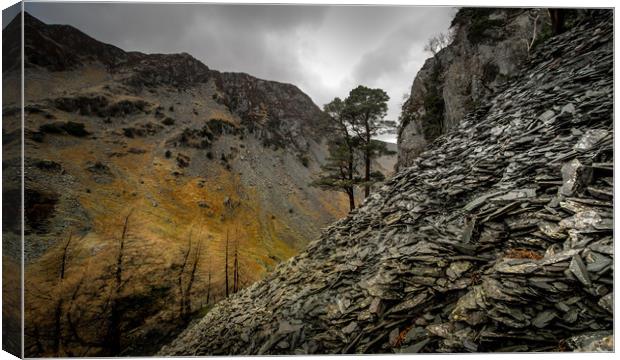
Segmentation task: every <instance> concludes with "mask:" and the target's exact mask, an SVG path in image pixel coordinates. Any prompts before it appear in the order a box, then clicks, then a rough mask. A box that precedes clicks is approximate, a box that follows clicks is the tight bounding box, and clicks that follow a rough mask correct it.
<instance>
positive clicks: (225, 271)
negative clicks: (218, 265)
mask: <svg viewBox="0 0 620 360" xmlns="http://www.w3.org/2000/svg"><path fill="white" fill-rule="evenodd" d="M224 276H225V277H226V279H225V281H224V283H225V286H226V297H228V230H226V250H225V254H224Z"/></svg>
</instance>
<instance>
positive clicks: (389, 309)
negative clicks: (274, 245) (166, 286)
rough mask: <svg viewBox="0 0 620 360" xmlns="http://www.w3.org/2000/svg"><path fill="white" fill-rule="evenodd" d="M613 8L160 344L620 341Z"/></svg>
mask: <svg viewBox="0 0 620 360" xmlns="http://www.w3.org/2000/svg"><path fill="white" fill-rule="evenodd" d="M612 18H613V14H612V12H611V11H607V12H606V14H605V16H603V17H601V18H598V20H596V21H590V22H589V23H587V24H584V25H583V26H579V27H576V28H574V29H573V30H571V31H569V32H567V33H565V34H563V35H559V36H556V37H553V38H551V39H550V40H548V41H547V42H546V43H544V44H543V45H542V46H540V47H539V48H538V50H537V51H536V53H535V54H533V55H532V59H531V61H530V62H529V63H528V65H527V67H525V68H524V69H523V71H522V72H521V74H520V75H518V76H515V77H513V78H512V79H511V80H510V81H509V82H508V83H507V84H506V87H505V89H504V90H501V91H499V92H498V93H497V94H496V95H495V96H493V97H492V98H491V99H489V101H485V102H484V103H482V104H480V106H479V107H478V110H476V111H474V112H470V113H468V114H467V115H466V116H465V117H464V118H463V119H462V121H460V122H459V123H458V124H457V125H454V128H453V129H452V130H447V131H446V133H445V134H444V135H442V136H440V137H439V138H437V139H436V140H435V141H434V142H433V143H432V144H430V145H429V147H428V149H427V151H425V152H423V153H422V154H420V155H419V156H418V157H416V158H415V160H413V161H411V163H410V167H407V168H402V169H401V171H399V172H398V173H397V174H396V175H395V176H394V177H392V178H391V179H390V180H389V181H388V182H387V183H386V184H385V186H383V187H382V188H381V189H380V190H379V191H378V192H376V193H374V194H373V195H372V197H371V199H369V200H368V201H366V202H365V203H364V205H363V206H362V207H361V208H359V209H357V210H356V211H354V212H353V213H352V214H350V215H349V216H348V217H347V218H345V219H343V220H341V221H338V222H337V223H335V224H334V225H332V226H330V227H329V228H328V229H327V230H326V231H325V232H324V233H323V235H322V236H321V238H320V239H319V240H317V241H315V242H313V243H311V244H310V245H309V246H308V247H307V248H306V250H305V251H304V252H302V253H301V254H300V255H298V256H295V257H293V258H292V259H290V260H289V261H287V262H286V263H284V264H282V265H280V266H278V267H277V268H276V269H275V271H274V272H272V273H271V274H269V275H268V276H267V277H266V278H265V279H264V280H262V281H260V282H258V283H256V284H254V285H253V286H251V287H249V288H247V289H245V290H244V291H242V292H241V293H239V294H237V295H235V296H233V297H232V298H230V299H227V300H225V301H223V302H221V303H219V304H218V305H216V306H215V307H214V308H213V309H211V310H210V311H209V313H207V314H206V316H205V317H204V318H203V319H202V320H201V321H200V322H199V323H197V324H196V325H195V326H193V327H191V328H189V329H188V330H186V331H185V332H184V333H183V334H182V335H181V336H180V337H179V338H177V339H176V340H175V341H174V342H173V343H172V344H171V345H169V346H167V347H164V348H163V349H162V350H161V352H160V354H162V355H207V354H305V353H390V352H405V353H415V352H472V351H479V352H485V351H502V352H513V351H564V350H570V349H572V350H582V351H597V350H611V349H613V337H612V331H613V330H612V329H613V305H612V304H613V275H612V273H613V237H612V227H613V221H612V217H613V178H612V176H613V20H612Z"/></svg>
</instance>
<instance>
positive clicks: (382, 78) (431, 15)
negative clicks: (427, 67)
mask: <svg viewBox="0 0 620 360" xmlns="http://www.w3.org/2000/svg"><path fill="white" fill-rule="evenodd" d="M25 8H26V11H28V12H30V13H31V14H32V15H33V16H35V17H37V18H39V19H41V20H42V21H44V22H47V23H54V24H69V25H73V26H75V27H76V28H78V29H80V30H82V31H84V32H85V33H87V34H88V35H90V36H92V37H94V38H96V39H98V40H100V41H103V42H106V43H109V44H113V45H116V46H118V47H120V48H122V49H123V50H126V51H142V52H147V53H175V52H187V53H189V54H191V55H193V56H194V57H196V58H197V59H199V60H201V61H203V62H204V63H205V64H206V65H207V66H209V67H210V68H213V69H216V70H220V71H235V72H245V73H249V74H251V75H254V76H257V77H260V78H264V79H268V80H275V81H281V82H288V83H293V84H295V85H297V86H298V87H299V88H300V89H301V90H302V91H304V92H306V93H307V94H308V95H310V97H311V98H312V99H313V100H314V102H315V103H316V104H317V105H319V106H322V105H323V104H325V103H327V102H329V101H330V100H331V99H332V98H333V97H336V96H339V97H346V96H347V94H348V92H349V91H350V90H351V89H352V88H353V87H355V86H357V85H360V84H363V85H367V86H371V87H381V88H383V89H384V90H386V91H387V92H388V94H389V95H390V97H391V100H390V103H389V111H388V116H389V117H390V118H392V119H397V118H398V116H399V114H400V103H401V102H402V94H404V93H406V92H408V91H409V87H410V86H411V83H412V81H413V78H414V76H415V74H416V72H417V70H418V69H419V68H420V67H421V66H422V65H423V63H424V60H425V58H426V57H428V54H425V53H424V52H423V47H424V43H425V42H426V41H427V39H428V38H430V37H431V36H433V35H435V34H437V33H439V32H442V31H446V30H447V29H448V27H449V24H450V20H451V18H452V16H453V15H454V12H455V10H454V8H449V7H414V6H325V5H320V6H319V5H316V6H315V5H232V4H180V3H177V4H140V3H132V4H130V3H42V2H36V3H26V4H25ZM392 140H393V139H392Z"/></svg>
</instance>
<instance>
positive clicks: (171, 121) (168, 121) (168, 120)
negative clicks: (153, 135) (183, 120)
mask: <svg viewBox="0 0 620 360" xmlns="http://www.w3.org/2000/svg"><path fill="white" fill-rule="evenodd" d="M162 124H164V125H166V126H171V125H174V119H173V118H171V117H167V118H165V119H164V121H162Z"/></svg>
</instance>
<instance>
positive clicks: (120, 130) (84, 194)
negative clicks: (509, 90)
mask: <svg viewBox="0 0 620 360" xmlns="http://www.w3.org/2000/svg"><path fill="white" fill-rule="evenodd" d="M24 18H25V23H24V27H25V39H26V44H25V46H26V49H25V89H24V91H25V129H24V133H25V144H26V151H25V158H24V163H25V186H26V187H25V209H26V212H25V217H26V223H25V225H26V227H25V234H26V239H25V244H24V246H25V261H26V273H25V283H26V289H27V290H26V294H25V304H26V313H25V316H26V319H25V323H26V339H25V341H26V355H27V356H40V355H46V356H55V355H67V356H77V355H82V356H86V355H118V354H122V355H130V354H141V355H144V354H149V353H152V352H153V351H155V350H157V349H158V348H159V347H160V346H161V345H162V344H163V343H164V342H167V341H169V340H170V339H171V338H172V336H173V335H174V334H175V333H176V332H177V331H179V330H180V329H182V327H183V326H185V324H186V323H187V321H189V320H191V318H192V317H193V316H196V314H200V313H201V312H203V311H205V310H207V309H208V308H209V307H210V306H212V304H213V303H215V302H217V301H219V300H221V299H222V298H224V297H226V296H227V295H228V292H231V293H232V292H235V291H238V290H239V289H241V288H243V287H245V286H248V285H249V284H251V283H253V282H255V281H256V280H259V279H261V278H262V277H263V276H264V274H266V273H267V272H269V271H270V270H272V269H273V268H274V266H275V265H277V264H278V263H280V262H281V261H284V260H286V259H288V258H290V257H291V256H293V255H294V254H296V253H298V252H299V251H300V250H301V249H303V248H304V247H305V245H306V244H307V243H308V242H309V241H311V240H313V239H314V238H315V237H317V236H318V235H319V233H320V229H321V227H323V226H326V225H327V224H329V223H331V222H333V221H334V220H336V219H338V218H341V217H343V216H344V215H345V214H346V212H347V211H348V202H347V200H346V199H345V197H344V196H342V195H341V194H340V193H334V192H326V191H323V190H320V189H318V188H315V187H311V186H310V185H309V184H310V182H311V181H312V180H313V179H314V177H315V176H316V175H317V173H318V172H319V171H320V164H322V163H323V161H324V159H325V156H326V155H327V146H326V134H325V133H324V132H322V131H323V130H322V127H321V122H322V121H324V116H325V115H324V114H323V112H322V111H321V110H320V109H319V108H318V107H317V106H316V105H315V104H314V103H313V102H312V100H311V99H310V98H309V97H308V96H307V95H305V94H304V93H303V92H301V91H300V90H299V89H298V88H297V87H295V86H293V85H289V84H283V83H277V82H272V81H266V80H261V79H257V78H254V77H252V76H250V75H247V74H241V73H220V72H218V71H215V70H211V69H209V68H208V67H207V66H205V65H204V64H202V63H201V62H199V61H198V60H196V59H194V58H193V57H191V56H190V55H188V54H171V55H163V54H150V55H147V54H142V53H137V52H125V51H123V50H121V49H119V48H116V47H114V46H112V45H107V44H103V43H100V42H98V41H96V40H94V39H92V38H90V37H88V36H87V35H85V34H83V33H81V32H80V31H79V30H77V29H75V28H72V27H70V26H66V25H47V24H44V23H42V22H40V21H39V20H37V19H36V18H34V17H32V16H30V15H29V14H25V15H24ZM4 32H5V35H6V36H7V38H11V34H12V33H19V22H18V21H14V22H13V23H11V24H9V26H7V28H6V29H5V30H4ZM3 46H4V47H5V48H4V52H5V54H6V53H10V52H11V51H13V50H14V49H13V48H12V46H18V43H13V42H8V41H7V42H3ZM18 67H19V63H18V62H16V63H8V64H5V71H4V72H3V74H4V76H3V81H4V83H5V85H6V86H8V85H9V84H11V83H13V82H17V81H19V74H18V73H17V71H15V70H16V69H18ZM5 94H6V95H5V97H4V99H3V100H4V108H3V113H4V117H5V119H13V120H15V121H14V122H10V121H6V122H5V126H4V127H3V136H4V138H5V148H7V149H8V148H10V147H11V146H12V145H15V146H14V147H15V148H17V146H18V145H17V144H18V142H19V133H20V131H21V129H20V127H19V116H20V111H19V107H18V106H19V102H18V101H19V98H18V96H17V94H12V95H11V94H8V93H5ZM11 124H12V125H11ZM7 140H9V141H8V142H7ZM7 154H8V155H9V156H7ZM393 159H394V158H388V159H383V160H382V163H383V164H384V165H385V164H387V165H385V166H386V167H389V166H393V162H394V161H393ZM18 161H19V153H18V152H16V153H12V154H9V153H8V152H7V153H6V154H5V159H4V162H5V164H12V163H13V162H14V163H15V164H14V165H16V164H17V162H18ZM7 166H10V165H7ZM377 166H378V168H380V169H382V170H383V171H384V172H391V169H384V168H383V167H381V164H377ZM14 185H15V186H17V184H14ZM6 188H10V186H7V187H6ZM5 191H7V190H5ZM14 231H15V233H16V234H17V233H18V229H17V228H15V229H14ZM119 249H120V250H119ZM119 259H120V260H119ZM233 272H234V274H233ZM118 273H120V274H121V275H120V276H118V277H117V278H116V279H117V280H118V279H120V281H117V280H115V279H114V277H115V275H114V274H118ZM226 278H229V279H230V280H229V281H230V283H228V282H227V281H226V280H225V279H226ZM227 288H228V289H229V290H226V289H227ZM111 307H116V308H118V310H117V311H118V312H122V313H123V315H122V319H121V320H120V322H118V323H117V324H112V325H110V321H108V320H106V319H105V318H102V316H103V315H102V314H104V313H108V312H109V311H114V310H110V308H111ZM108 327H109V328H108ZM113 327H114V328H113ZM119 332H122V334H123V335H122V339H121V340H120V341H121V342H122V343H121V344H120V345H119V344H115V345H114V346H112V347H111V345H110V344H111V342H112V343H114V342H115V341H117V342H118V339H117V340H113V339H111V338H114V337H115V336H116V335H114V334H115V333H119ZM116 338H118V336H116Z"/></svg>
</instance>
